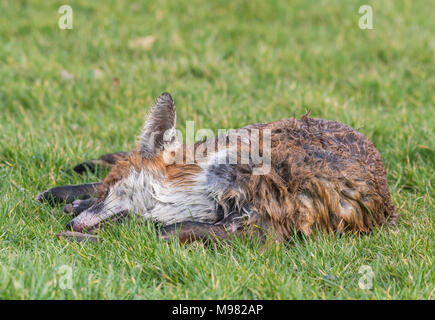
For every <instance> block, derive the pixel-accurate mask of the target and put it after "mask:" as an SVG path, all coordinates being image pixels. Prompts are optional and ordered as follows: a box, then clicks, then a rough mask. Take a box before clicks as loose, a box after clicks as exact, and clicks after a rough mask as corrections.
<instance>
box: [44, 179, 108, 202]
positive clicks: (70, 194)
mask: <svg viewBox="0 0 435 320" xmlns="http://www.w3.org/2000/svg"><path fill="white" fill-rule="evenodd" d="M99 185H100V183H89V184H82V185H75V186H61V187H56V188H52V189H49V190H47V191H44V192H42V193H40V194H38V195H37V196H36V200H38V201H47V202H48V203H50V204H55V203H63V202H66V203H71V202H73V201H74V200H76V199H89V198H90V197H91V196H93V195H94V194H95V192H96V189H97V187H98V186H99Z"/></svg>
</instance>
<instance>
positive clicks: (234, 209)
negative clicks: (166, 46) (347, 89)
mask: <svg viewBox="0 0 435 320" xmlns="http://www.w3.org/2000/svg"><path fill="white" fill-rule="evenodd" d="M175 119H176V113H175V104H174V102H173V100H172V97H171V96H170V95H169V94H167V93H165V94H163V95H162V96H161V97H160V98H158V99H157V101H156V104H155V105H154V106H153V108H152V109H151V112H150V114H149V116H148V118H147V120H146V123H145V126H144V129H143V131H142V134H141V135H140V138H139V143H138V146H137V148H136V149H135V150H134V151H132V152H130V153H117V154H112V155H110V157H109V158H110V159H116V161H114V162H115V164H114V165H112V164H111V163H109V161H105V163H109V164H110V165H111V166H112V170H111V171H110V173H109V174H108V175H107V177H106V178H105V180H104V182H103V183H102V184H101V185H100V186H99V189H98V196H97V198H96V200H93V201H87V202H86V204H88V205H90V207H89V208H87V209H85V210H84V211H83V212H81V213H80V215H79V216H77V217H76V218H75V219H73V220H72V221H71V223H70V226H72V228H73V229H74V230H75V231H79V232H81V231H82V230H87V229H90V228H93V227H95V226H96V225H99V224H101V222H102V221H104V220H107V219H111V220H116V218H117V217H118V216H120V217H122V216H125V215H126V214H132V213H135V214H139V215H141V216H143V217H144V218H145V219H151V220H154V221H157V222H159V223H160V224H162V225H163V226H166V227H165V230H164V232H163V234H166V235H168V234H170V233H173V232H174V231H175V230H176V229H177V226H178V225H179V224H184V226H182V230H181V232H180V235H183V237H184V240H186V239H194V238H202V239H206V238H209V236H210V235H213V236H218V237H221V238H222V237H226V235H227V234H232V233H237V234H238V233H245V232H250V233H252V232H257V231H258V232H259V233H260V234H264V233H272V234H274V235H275V236H276V238H277V240H279V241H283V240H286V239H288V238H289V237H290V236H291V235H293V234H294V233H295V232H300V233H303V234H306V235H310V234H312V233H313V232H314V231H316V230H319V231H321V232H360V233H362V232H368V231H370V230H372V229H373V228H374V227H376V226H379V225H382V224H384V223H387V222H388V223H392V222H394V220H395V219H396V214H395V212H394V207H393V205H392V203H391V197H390V193H389V189H388V185H387V181H386V173H385V168H384V164H383V162H382V159H381V155H380V154H379V152H378V151H377V150H376V148H375V147H374V146H373V144H372V143H371V142H370V141H369V139H368V138H367V137H366V136H365V135H363V134H362V133H359V132H357V131H356V130H354V129H352V128H351V127H349V126H347V125H344V124H342V123H339V122H335V121H329V120H323V119H314V118H311V117H309V116H308V115H305V116H303V117H302V118H301V119H296V118H291V119H284V120H280V121H276V122H272V123H267V124H265V123H260V124H253V125H249V126H247V127H245V128H241V129H237V130H230V131H229V132H227V133H225V134H223V135H221V136H220V137H217V138H211V139H209V140H207V141H204V142H200V143H196V144H195V145H194V146H193V151H194V154H195V156H197V158H195V159H193V162H188V161H186V160H187V158H188V157H187V152H188V150H191V146H186V145H183V144H180V143H179V142H178V137H177V135H176V128H175ZM266 133H267V134H266ZM234 136H236V139H237V140H234ZM269 138H270V139H269ZM263 142H268V144H267V146H264V145H263ZM269 143H270V144H269ZM269 146H270V148H269ZM258 147H259V150H257V149H256V148H258ZM246 150H248V151H249V152H248V154H249V157H248V158H246V154H247V153H246V152H244V151H246ZM251 151H255V152H254V153H252V152H251ZM257 151H258V153H259V154H258V156H260V154H261V158H262V159H264V158H263V157H264V156H268V157H267V159H268V160H270V163H268V166H267V168H268V169H269V170H267V171H265V172H263V173H262V174H258V170H257V169H259V168H260V167H261V166H262V165H263V164H259V163H258V162H257V160H258V158H257V153H256V152H257ZM189 152H190V151H189ZM230 155H231V157H232V159H234V156H235V158H236V159H237V163H236V164H232V162H231V161H227V160H228V159H229V158H230ZM180 157H181V160H183V161H181V162H182V163H179V161H173V160H175V159H178V158H180ZM189 157H190V156H189ZM254 158H257V159H256V160H255V161H254V160H253V159H254ZM101 159H102V158H101ZM178 160H180V159H178ZM222 160H224V161H223V162H222ZM241 160H244V161H241ZM246 160H247V161H246ZM85 189H86V190H88V189H89V188H84V190H85ZM61 191H62V190H61ZM56 192H57V193H59V191H56ZM53 193H54V191H51V192H50V191H48V192H46V193H44V194H43V196H41V197H42V198H44V197H45V198H46V196H45V195H46V194H53ZM63 193H65V192H63ZM63 193H62V194H63ZM76 193H77V192H76ZM72 208H73V209H74V208H76V211H80V210H83V209H79V204H75V207H74V206H72ZM180 239H181V236H180ZM181 240H182V239H181Z"/></svg>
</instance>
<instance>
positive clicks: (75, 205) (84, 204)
mask: <svg viewBox="0 0 435 320" xmlns="http://www.w3.org/2000/svg"><path fill="white" fill-rule="evenodd" d="M96 202H97V199H95V198H90V199H85V200H74V201H73V202H72V203H68V204H67V205H66V206H65V207H64V208H63V212H64V213H66V214H69V215H70V216H74V217H75V216H77V215H78V214H80V213H82V212H83V211H85V210H86V209H89V208H90V207H92V206H93V205H94V204H95V203H96Z"/></svg>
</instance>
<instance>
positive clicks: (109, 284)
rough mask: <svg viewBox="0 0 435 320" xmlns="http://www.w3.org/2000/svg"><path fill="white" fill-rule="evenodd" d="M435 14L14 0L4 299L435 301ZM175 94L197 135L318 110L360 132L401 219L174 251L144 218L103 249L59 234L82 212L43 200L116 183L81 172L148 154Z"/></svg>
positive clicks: (0, 154)
mask: <svg viewBox="0 0 435 320" xmlns="http://www.w3.org/2000/svg"><path fill="white" fill-rule="evenodd" d="M63 4H69V5H71V7H72V9H73V29H71V30H68V29H67V30H62V29H60V28H59V27H58V19H59V18H60V17H61V14H59V13H58V8H59V7H60V6H61V5H63ZM363 4H370V5H372V7H373V27H374V29H373V30H363V29H360V28H359V27H358V20H359V18H360V16H361V15H360V14H359V13H358V9H359V7H360V6H361V5H363ZM434 14H435V12H434V10H430V6H428V3H427V1H424V0H419V1H411V0H409V1H404V0H403V1H396V0H395V1H393V0H391V1H338V0H337V1H334V0H330V1H302V0H299V1H262V0H246V1H215V2H209V1H200V0H188V1H187V0H183V1H169V0H168V1H146V2H145V1H135V2H131V1H84V0H83V1H65V0H62V1H42V0H41V1H19V0H6V1H1V2H0V181H1V182H0V299H53V298H55V299H70V298H75V299H177V298H179V299H434V297H435V293H434V290H435V274H434V248H435V244H434V239H435V232H434V225H435V224H434V212H435V209H434V205H435V203H434V194H435V190H434V189H435V174H434V168H435V143H434V142H435V134H434V133H435V132H434V127H435V119H434V114H435V98H434V92H435V90H434V85H435V76H434V74H435V70H434V66H435V61H434V56H435V52H434V51H435V40H434V34H435V15H434ZM143 38H145V39H143ZM141 40H142V41H141ZM163 91H169V92H170V93H171V94H172V96H173V97H174V99H175V102H176V105H177V111H178V119H177V123H178V127H179V129H181V130H182V131H183V132H184V130H185V123H186V121H188V120H193V121H195V127H196V128H197V129H199V128H211V129H213V130H215V131H217V130H218V129H220V128H223V129H229V128H237V127H242V126H245V125H248V124H250V123H255V122H267V121H275V120H278V119H282V118H288V117H292V116H296V117H301V116H302V115H303V114H304V113H306V112H307V111H310V114H311V116H313V117H318V118H326V119H333V120H338V121H341V122H343V123H346V124H348V125H350V126H352V127H354V128H357V129H359V130H360V131H362V132H363V133H365V134H366V135H367V136H368V137H369V138H370V139H371V140H372V141H373V142H374V144H375V145H376V147H377V148H378V149H379V150H380V152H381V154H382V156H383V159H384V162H385V165H386V168H387V172H388V181H389V185H390V189H391V192H392V196H393V202H394V205H395V206H396V207H397V210H398V212H399V213H400V218H399V220H398V223H397V226H396V227H395V228H393V229H387V228H380V229H377V230H375V231H374V232H372V233H371V234H369V235H365V236H356V235H346V236H340V237H338V236H334V235H329V236H328V235H324V236H319V237H317V238H305V239H301V238H298V239H293V240H292V241H289V242H288V243H284V244H275V243H273V241H268V245H267V249H266V250H260V249H261V248H262V246H263V244H262V243H260V242H259V241H257V240H256V239H240V240H234V241H232V242H229V243H218V244H216V245H212V246H208V247H205V246H203V245H201V244H193V245H187V246H183V245H180V244H178V243H177V242H176V241H172V242H170V243H163V242H161V241H159V240H158V239H157V238H156V236H155V235H154V231H153V229H152V226H150V225H147V224H138V223H135V221H134V220H133V221H130V222H127V223H124V224H121V225H119V226H116V227H114V228H111V229H108V230H106V231H104V233H103V237H104V241H103V243H101V244H91V243H87V244H86V243H85V244H80V243H71V242H66V241H59V240H58V239H57V238H56V237H55V234H56V233H58V232H60V231H62V230H63V229H64V228H65V224H66V223H67V222H68V220H69V218H68V217H67V216H65V215H64V214H63V213H62V206H58V207H55V208H52V207H50V206H48V205H47V204H44V203H39V202H37V201H36V200H35V195H36V194H38V193H39V192H40V191H43V190H45V189H48V188H51V187H53V186H59V185H64V184H76V183H84V182H90V181H98V180H101V179H102V178H103V177H104V174H105V172H101V171H100V172H97V173H96V174H91V173H88V174H86V175H83V176H80V175H77V174H75V173H74V172H73V171H72V170H71V168H72V167H73V166H74V165H75V164H77V163H79V162H81V161H84V160H87V159H91V158H95V157H98V156H100V155H101V154H104V153H109V152H115V151H127V150H131V149H133V147H134V145H135V142H136V139H137V136H138V134H139V131H140V128H141V126H142V124H143V119H144V116H145V114H146V113H147V111H148V110H149V107H150V106H151V105H152V103H153V100H154V99H155V98H156V97H157V96H158V95H159V94H160V93H161V92H163ZM363 266H367V267H363ZM361 267H363V268H362V269H361ZM367 268H368V269H367ZM364 270H369V271H370V270H371V271H372V272H368V273H365V272H367V271H364ZM360 271H361V272H360ZM368 278H369V279H368ZM364 279H365V280H367V281H368V282H371V283H372V286H370V287H371V289H364V288H360V285H359V283H360V284H361V282H363V283H364V281H365V280H364ZM365 283H367V282H365Z"/></svg>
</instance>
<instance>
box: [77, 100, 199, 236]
mask: <svg viewBox="0 0 435 320" xmlns="http://www.w3.org/2000/svg"><path fill="white" fill-rule="evenodd" d="M181 147H182V144H180V142H179V139H178V135H177V130H176V111H175V104H174V101H173V99H172V97H171V95H170V94H169V93H163V94H162V95H161V96H160V97H159V98H158V99H157V100H156V103H155V104H154V106H153V107H152V108H151V111H150V112H149V114H148V116H147V118H146V121H145V125H144V127H143V129H142V132H141V134H140V136H139V142H138V145H137V147H136V149H135V150H134V151H133V152H132V154H131V156H130V158H129V159H128V160H127V161H121V162H118V163H117V164H116V165H115V167H113V168H112V170H111V171H110V172H109V174H108V175H107V177H106V178H105V180H104V182H103V184H102V185H101V186H100V189H99V195H98V198H97V200H96V202H95V204H94V205H93V206H91V207H90V208H89V209H87V210H86V211H84V212H82V213H81V214H80V215H79V216H77V217H76V218H74V219H73V220H72V221H71V222H70V223H69V225H68V227H72V229H73V230H74V231H78V232H81V231H83V230H89V229H93V228H95V227H97V226H98V225H100V224H101V223H103V222H104V221H106V220H117V219H119V218H121V217H124V216H126V215H128V214H131V213H138V214H140V215H143V216H145V217H146V218H151V219H152V218H153V217H152V214H153V213H154V214H156V213H158V212H160V211H163V210H166V209H167V208H166V209H165V208H164V207H165V206H163V205H162V203H165V204H166V205H169V206H177V205H179V203H182V202H183V201H182V199H178V200H179V203H178V204H177V203H176V202H178V201H177V199H176V195H174V192H172V194H171V191H170V190H168V188H170V187H169V185H176V184H177V183H178V184H183V183H188V181H189V178H188V176H189V175H190V176H192V175H195V174H196V173H198V172H199V171H200V169H199V167H198V166H196V165H173V164H172V163H173V160H174V157H175V154H176V151H177V149H179V148H181ZM169 180H170V182H169ZM168 195H171V196H172V199H171V200H170V201H169V200H168V199H164V197H168ZM170 212H171V210H169V211H168V212H163V215H164V216H165V217H166V219H167V220H168V221H171V219H174V217H172V216H171V213H170Z"/></svg>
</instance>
